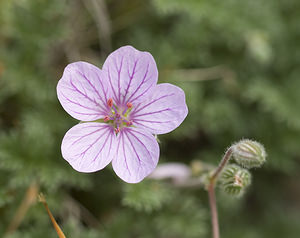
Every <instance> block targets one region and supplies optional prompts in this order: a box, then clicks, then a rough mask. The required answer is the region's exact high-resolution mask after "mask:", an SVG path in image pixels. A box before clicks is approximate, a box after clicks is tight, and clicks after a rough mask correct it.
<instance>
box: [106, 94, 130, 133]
mask: <svg viewBox="0 0 300 238" xmlns="http://www.w3.org/2000/svg"><path fill="white" fill-rule="evenodd" d="M107 106H108V107H109V108H110V112H109V113H108V115H106V116H105V117H104V118H103V120H104V122H107V123H109V124H111V125H112V126H113V127H114V129H115V133H116V134H118V133H119V132H120V130H121V129H122V128H124V127H129V126H132V120H130V117H129V114H130V112H131V110H132V103H130V102H128V103H127V104H126V106H125V107H124V106H123V107H118V106H117V105H115V104H114V103H113V100H112V98H110V99H108V100H107Z"/></svg>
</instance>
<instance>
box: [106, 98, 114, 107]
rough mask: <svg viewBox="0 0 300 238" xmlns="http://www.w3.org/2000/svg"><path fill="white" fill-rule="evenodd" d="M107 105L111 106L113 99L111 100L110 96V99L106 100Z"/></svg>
mask: <svg viewBox="0 0 300 238" xmlns="http://www.w3.org/2000/svg"><path fill="white" fill-rule="evenodd" d="M107 105H108V106H109V107H112V106H113V100H112V98H110V99H108V100H107Z"/></svg>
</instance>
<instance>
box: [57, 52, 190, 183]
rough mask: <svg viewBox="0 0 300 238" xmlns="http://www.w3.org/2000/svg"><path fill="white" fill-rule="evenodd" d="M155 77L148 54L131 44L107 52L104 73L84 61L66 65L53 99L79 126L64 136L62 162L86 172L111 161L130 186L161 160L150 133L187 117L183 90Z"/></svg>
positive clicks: (161, 131)
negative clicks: (55, 99) (77, 121)
mask: <svg viewBox="0 0 300 238" xmlns="http://www.w3.org/2000/svg"><path fill="white" fill-rule="evenodd" d="M157 78H158V71H157V67H156V63H155V61H154V59H153V57H152V55H151V54H149V53H148V52H141V51H138V50H136V49H134V48H133V47H131V46H124V47H121V48H119V49H118V50H116V51H114V52H113V53H111V54H110V55H109V56H108V58H107V59H106V61H105V62H104V65H103V68H102V70H100V69H99V68H97V67H96V66H94V65H92V64H89V63H86V62H75V63H71V64H69V65H68V66H67V67H66V68H65V70H64V73H63V76H62V78H61V79H60V80H59V82H58V85H57V96H58V99H59V101H60V103H61V105H62V106H63V108H64V109H65V110H66V112H68V113H69V114H70V115H71V116H72V117H74V118H76V119H78V120H80V121H82V123H79V124H77V125H75V126H74V127H72V128H71V129H70V130H69V131H68V132H67V133H66V135H65V136H64V138H63V141H62V146H61V150H62V155H63V157H64V159H65V160H67V161H68V162H69V163H70V165H71V166H72V167H73V168H74V169H75V170H77V171H80V172H86V173H88V172H94V171H98V170H101V169H103V168H104V167H105V166H106V165H108V164H109V163H110V162H112V167H113V169H114V171H115V172H116V174H117V175H118V176H119V177H120V178H121V179H123V180H124V181H126V182H128V183H138V182H140V181H141V180H143V179H144V178H145V177H146V176H147V175H149V174H150V173H151V172H152V171H153V170H154V169H155V167H156V165H157V162H158V158H159V146H158V143H157V141H156V139H155V137H154V136H153V134H164V133H168V132H170V131H172V130H174V129H175V128H176V127H178V126H179V125H180V124H181V123H182V121H183V120H184V119H185V117H186V115H187V113H188V109H187V106H186V103H185V95H184V92H183V91H182V90H181V89H180V88H178V87H176V86H174V85H171V84H168V83H163V84H157Z"/></svg>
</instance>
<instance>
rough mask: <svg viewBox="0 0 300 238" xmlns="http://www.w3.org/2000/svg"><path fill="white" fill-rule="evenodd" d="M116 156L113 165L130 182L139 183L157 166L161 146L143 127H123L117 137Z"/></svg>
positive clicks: (120, 175)
mask: <svg viewBox="0 0 300 238" xmlns="http://www.w3.org/2000/svg"><path fill="white" fill-rule="evenodd" d="M117 140H118V141H117V145H116V156H115V158H114V159H113V161H112V166H113V169H114V171H115V172H116V174H117V175H118V176H119V177H120V178H121V179H123V180H124V181H125V182H128V183H138V182H140V181H141V180H143V179H144V178H145V177H146V176H147V175H149V174H150V173H151V172H152V171H153V170H154V169H155V167H156V165H157V162H158V158H159V146H158V143H157V141H156V140H155V138H154V136H153V135H151V134H150V133H149V132H147V131H144V130H143V129H137V128H134V127H129V128H123V130H122V131H121V132H120V134H119V135H118V138H117Z"/></svg>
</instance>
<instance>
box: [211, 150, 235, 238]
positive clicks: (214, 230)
mask: <svg viewBox="0 0 300 238" xmlns="http://www.w3.org/2000/svg"><path fill="white" fill-rule="evenodd" d="M231 155H232V148H231V147H230V148H229V149H228V150H227V151H226V153H225V155H224V156H223V158H222V160H221V162H220V164H219V166H218V167H217V168H216V170H215V171H214V173H213V174H212V176H211V177H210V182H209V185H208V198H209V206H210V211H211V224H212V233H213V238H219V237H220V232H219V221H218V210H217V205H216V196H215V185H216V181H217V178H218V176H219V174H220V173H221V172H222V170H223V168H224V167H225V165H226V164H227V162H228V161H229V160H230V158H231Z"/></svg>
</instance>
